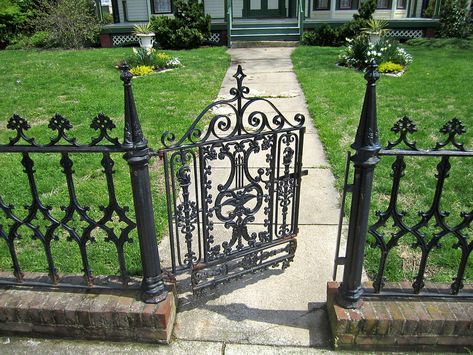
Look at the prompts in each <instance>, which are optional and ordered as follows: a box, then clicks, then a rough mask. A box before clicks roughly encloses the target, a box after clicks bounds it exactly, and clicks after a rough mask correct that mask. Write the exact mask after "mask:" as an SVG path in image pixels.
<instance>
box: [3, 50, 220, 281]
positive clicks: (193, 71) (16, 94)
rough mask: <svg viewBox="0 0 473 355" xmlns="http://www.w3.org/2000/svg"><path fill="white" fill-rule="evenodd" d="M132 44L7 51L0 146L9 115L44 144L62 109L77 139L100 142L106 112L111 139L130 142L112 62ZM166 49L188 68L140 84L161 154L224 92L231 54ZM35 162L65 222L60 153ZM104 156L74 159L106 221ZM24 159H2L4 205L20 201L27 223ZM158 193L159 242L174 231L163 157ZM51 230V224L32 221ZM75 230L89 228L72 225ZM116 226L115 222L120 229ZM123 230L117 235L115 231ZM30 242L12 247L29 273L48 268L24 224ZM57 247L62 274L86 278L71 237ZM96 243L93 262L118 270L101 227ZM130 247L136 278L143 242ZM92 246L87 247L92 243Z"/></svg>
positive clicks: (82, 195)
mask: <svg viewBox="0 0 473 355" xmlns="http://www.w3.org/2000/svg"><path fill="white" fill-rule="evenodd" d="M131 52H132V50H131V48H123V49H93V50H80V51H62V50H57V51H1V52H0V62H1V63H2V70H1V73H0V80H1V82H2V98H1V100H0V117H1V122H0V127H1V128H0V144H6V143H7V142H8V137H13V136H14V132H12V131H10V130H8V129H7V128H6V123H7V120H8V118H9V117H10V116H11V115H12V114H13V113H17V114H19V115H20V116H22V117H24V118H26V119H27V120H28V122H29V123H30V125H31V129H30V130H29V131H28V134H29V135H30V136H34V137H36V138H37V141H39V142H41V143H45V142H47V141H48V140H49V138H50V137H52V136H54V134H53V132H52V131H50V130H49V129H48V127H47V126H48V121H49V119H50V118H51V117H52V116H53V115H54V114H55V113H56V112H58V113H61V114H62V115H64V116H65V117H67V118H68V119H69V120H70V121H71V123H72V125H73V126H74V128H73V129H72V130H71V132H70V135H71V136H73V137H76V138H77V140H78V142H80V143H88V142H90V139H91V137H93V136H96V132H94V131H93V130H92V129H91V128H90V127H89V126H90V122H91V120H92V119H93V118H94V117H95V115H97V114H98V113H99V112H103V113H105V114H106V115H108V116H109V117H110V118H112V119H113V121H114V123H115V124H116V126H117V127H116V129H114V131H113V132H112V137H118V138H119V140H120V141H122V140H123V85H122V84H123V83H122V81H121V80H120V78H119V71H118V70H116V69H115V68H114V65H115V63H117V62H119V61H120V60H121V59H123V58H125V57H126V56H128V55H130V54H131ZM167 53H169V54H171V55H172V56H176V57H178V58H179V59H180V60H181V62H182V64H183V67H180V68H178V69H176V70H173V71H169V72H164V73H159V74H152V75H148V76H146V77H140V78H136V79H134V80H133V90H134V96H135V101H136V105H137V110H138V115H139V118H140V121H141V124H142V128H143V131H144V134H145V136H146V138H147V139H148V141H149V146H150V147H151V148H153V149H158V148H159V147H160V145H161V143H160V137H161V134H162V133H163V132H165V131H166V130H171V131H173V132H175V133H176V136H180V135H181V134H183V133H184V132H185V130H186V129H187V127H188V126H189V125H190V124H191V123H192V122H193V120H194V118H195V117H196V116H197V114H198V113H199V112H200V111H201V110H202V109H203V108H204V107H205V106H206V105H207V104H208V103H210V102H212V101H213V100H214V99H215V97H216V95H217V93H218V91H219V88H220V84H221V81H222V80H223V77H224V75H225V72H226V69H227V67H228V64H229V57H228V56H227V55H226V54H225V48H222V47H221V48H202V49H196V50H190V51H179V52H172V51H168V52H167ZM31 156H32V158H33V160H34V161H35V170H36V179H37V184H38V188H39V194H40V198H41V201H42V202H43V204H45V205H51V206H53V210H52V214H53V215H54V216H55V217H56V218H61V216H63V215H64V212H63V211H61V209H60V206H63V205H66V206H67V205H68V203H69V196H68V194H67V188H66V180H65V176H64V174H63V173H62V168H61V166H60V164H59V160H60V154H46V155H45V154H41V155H40V154H31ZM100 159H101V156H100V155H98V156H95V154H94V156H92V155H86V154H72V160H73V161H74V170H75V175H74V183H75V186H76V190H77V196H78V198H79V203H81V204H82V205H83V206H90V207H91V211H90V212H89V213H90V215H91V216H93V217H95V218H97V217H98V216H100V210H99V206H100V205H104V206H106V205H107V193H106V182H105V178H104V175H103V173H102V170H103V168H102V167H101V165H100ZM113 159H114V161H115V167H114V170H115V186H116V189H117V198H118V201H119V203H120V204H121V205H122V206H123V205H126V206H130V213H129V214H130V216H134V213H133V205H132V200H131V198H132V195H131V190H130V182H129V171H128V167H127V164H126V162H125V161H124V160H123V158H122V157H121V155H120V154H116V155H115V156H113ZM20 160H21V154H18V153H14V154H13V153H10V154H3V156H1V157H0V164H1V166H2V169H1V171H0V186H1V187H0V196H1V198H2V199H3V201H4V203H5V204H6V205H8V204H10V203H11V204H14V205H15V209H14V210H13V211H14V213H15V214H17V215H18V216H20V217H21V218H25V217H26V215H27V210H26V209H24V208H23V206H24V205H30V204H31V195H30V192H29V186H28V181H27V177H26V174H25V173H24V172H23V167H22V166H21V163H20ZM152 163H153V164H152V165H151V173H152V185H153V186H152V188H153V198H154V202H155V206H156V207H157V208H156V209H155V214H156V216H155V218H156V223H157V229H158V235H159V236H160V237H161V236H162V234H163V232H164V231H165V228H166V226H167V219H166V211H165V196H164V191H163V177H162V174H161V173H162V172H161V170H162V169H160V167H159V163H157V159H154V160H153V161H152ZM34 223H36V224H38V225H40V226H41V227H40V228H41V230H42V231H43V232H44V231H45V228H46V225H47V223H45V222H44V221H42V219H40V220H35V221H34ZM11 224H12V223H11V221H8V220H6V218H5V214H4V212H2V211H0V225H1V226H2V227H1V228H3V230H4V231H6V232H7V233H8V229H9V227H10V225H11ZM71 224H72V225H76V226H78V227H79V226H80V225H81V224H82V225H83V222H81V221H79V220H78V218H76V219H75V221H74V222H73V223H71ZM114 227H115V228H119V227H120V226H119V225H118V223H117V224H116V225H114ZM117 230H118V229H117ZM19 234H21V235H22V236H23V240H18V241H16V242H15V245H16V248H17V251H18V256H19V261H20V265H21V266H22V268H23V270H24V271H45V272H46V271H47V264H46V259H45V257H44V251H43V249H42V247H41V243H40V241H38V240H36V241H31V237H30V236H31V234H32V232H31V230H29V229H28V228H26V227H21V228H20V230H19ZM57 236H58V237H59V241H57V242H53V255H54V257H55V261H56V264H57V265H56V266H57V268H58V270H59V272H68V273H71V272H74V273H80V272H81V269H82V264H81V259H80V254H79V249H78V247H77V245H76V243H75V242H68V241H66V237H67V233H66V231H65V230H64V229H59V230H58V233H57ZM93 236H95V237H96V239H97V243H91V244H90V247H89V249H88V250H89V258H90V262H91V266H92V271H93V273H94V274H95V275H99V274H110V275H114V274H117V271H118V263H117V257H116V251H115V247H114V245H113V244H112V243H110V242H104V235H103V233H100V231H95V232H93ZM132 237H133V239H134V242H133V243H131V244H127V246H126V247H125V254H126V261H127V266H128V269H129V270H130V271H131V273H132V274H139V273H140V272H141V264H140V258H139V248H138V240H137V236H136V231H135V233H133V234H132ZM89 243H90V242H89ZM0 269H1V270H11V261H10V257H9V253H8V249H7V245H6V243H5V242H4V241H0Z"/></svg>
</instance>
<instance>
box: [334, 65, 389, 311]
mask: <svg viewBox="0 0 473 355" xmlns="http://www.w3.org/2000/svg"><path fill="white" fill-rule="evenodd" d="M376 68H377V65H376V64H375V63H371V64H370V66H369V68H368V70H367V72H366V74H365V79H366V81H367V84H366V93H365V99H364V102H363V111H362V113H361V117H360V122H359V125H358V130H357V132H356V138H355V142H354V143H353V144H352V145H351V147H352V148H353V149H355V151H356V153H355V154H354V155H353V157H352V158H351V161H352V162H353V165H354V167H355V177H354V181H353V189H352V201H351V209H350V222H349V225H348V240H347V252H346V261H345V264H344V265H345V267H344V271H343V281H342V284H341V285H340V288H339V290H338V296H337V303H338V304H339V305H341V306H342V307H345V308H357V307H359V306H360V304H361V296H362V294H363V288H362V286H361V274H362V270H363V260H364V252H365V243H366V234H367V231H368V215H369V211H370V202H371V189H372V184H373V174H374V168H375V166H376V164H377V163H378V161H379V157H378V152H379V150H380V149H381V145H380V144H379V140H378V127H377V117H376V81H377V80H378V79H379V77H380V75H379V73H378V72H377V71H376Z"/></svg>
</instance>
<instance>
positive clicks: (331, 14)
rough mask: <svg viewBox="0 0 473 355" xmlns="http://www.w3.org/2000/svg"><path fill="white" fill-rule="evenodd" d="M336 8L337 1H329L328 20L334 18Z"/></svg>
mask: <svg viewBox="0 0 473 355" xmlns="http://www.w3.org/2000/svg"><path fill="white" fill-rule="evenodd" d="M336 8H337V0H330V18H332V19H333V18H335V9H336Z"/></svg>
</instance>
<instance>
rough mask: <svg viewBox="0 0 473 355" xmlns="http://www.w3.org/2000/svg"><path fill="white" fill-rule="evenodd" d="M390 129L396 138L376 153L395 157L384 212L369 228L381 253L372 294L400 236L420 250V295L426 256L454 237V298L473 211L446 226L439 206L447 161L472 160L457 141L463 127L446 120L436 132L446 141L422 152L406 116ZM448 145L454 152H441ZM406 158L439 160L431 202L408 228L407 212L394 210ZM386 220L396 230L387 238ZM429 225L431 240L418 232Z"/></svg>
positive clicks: (468, 249) (472, 247)
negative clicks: (411, 240)
mask: <svg viewBox="0 0 473 355" xmlns="http://www.w3.org/2000/svg"><path fill="white" fill-rule="evenodd" d="M391 130H392V131H393V132H394V133H396V134H398V135H399V137H398V139H397V140H396V141H394V142H389V143H388V145H387V147H386V148H384V149H382V150H381V151H380V153H379V154H380V155H391V156H395V157H396V159H395V161H394V163H393V164H392V181H393V182H392V187H391V192H390V200H389V205H388V207H387V209H386V210H385V211H376V216H377V217H378V220H377V222H376V223H375V224H373V225H372V226H371V227H370V228H369V233H370V234H371V235H372V236H373V237H374V239H375V241H374V244H373V245H372V247H375V248H379V249H380V251H381V257H380V261H379V266H378V272H377V274H376V277H375V280H374V283H373V287H374V290H375V292H376V293H379V292H381V290H382V289H383V286H384V284H385V276H384V274H385V269H386V262H387V258H388V255H389V253H390V252H391V250H393V248H395V247H396V246H398V244H399V242H400V240H401V239H402V238H403V237H406V236H411V237H414V238H415V243H413V244H412V245H411V247H412V248H414V249H419V250H420V251H421V259H420V260H419V267H418V270H417V275H416V277H415V280H414V283H413V285H412V287H413V292H414V293H415V294H418V293H420V292H421V291H422V289H423V288H424V279H425V271H426V267H427V262H428V258H429V255H430V253H431V252H432V250H434V249H437V248H441V247H442V243H441V241H442V239H443V238H444V237H445V236H454V237H455V238H456V243H455V244H454V245H453V248H456V249H460V250H461V257H460V260H459V263H458V269H457V273H456V275H455V277H454V278H453V283H452V284H451V293H452V294H453V295H456V294H458V293H459V292H460V290H461V289H462V288H463V287H464V284H463V280H464V274H465V269H466V266H467V262H468V259H469V258H470V257H471V254H473V253H472V251H473V239H471V238H468V235H467V232H466V230H467V229H468V228H470V227H471V225H472V222H473V211H470V212H467V211H464V212H461V214H460V217H461V221H460V222H459V223H458V224H456V225H450V224H449V223H447V221H446V219H445V218H446V217H447V216H449V214H450V213H449V212H447V211H443V210H441V208H440V205H441V199H442V193H443V189H444V184H445V181H446V179H447V178H448V177H449V171H450V169H451V162H450V158H451V157H452V156H459V157H465V158H466V157H473V151H467V150H466V149H465V147H464V144H463V143H461V142H458V140H457V138H458V137H459V136H461V135H462V134H464V133H465V132H466V130H465V127H464V125H463V124H462V122H461V121H460V120H458V119H456V118H454V119H452V120H450V121H448V122H447V123H446V124H445V125H444V126H443V127H442V128H441V129H440V132H441V133H442V134H444V135H447V138H446V139H445V140H441V141H438V142H436V144H435V146H434V147H433V148H432V149H425V150H424V149H419V148H418V147H417V145H416V142H415V141H412V140H409V137H408V135H410V134H412V133H414V132H415V131H416V130H417V128H416V125H415V124H414V123H413V122H412V121H411V120H410V119H409V118H408V117H403V118H402V119H400V120H399V121H398V122H396V124H395V125H394V127H393V128H392V129H391ZM449 144H451V145H452V146H453V148H454V149H451V150H445V149H442V148H444V147H446V146H448V145H449ZM402 145H405V146H407V147H408V148H409V149H399V148H398V147H400V146H402ZM394 148H396V149H394ZM410 155H415V156H426V157H431V158H437V159H440V161H439V162H438V164H437V166H436V170H437V174H435V179H436V180H437V182H436V186H435V193H434V197H433V200H432V203H431V205H430V208H429V209H428V210H427V211H419V212H418V215H419V217H420V219H419V221H418V222H416V223H415V224H414V225H408V224H407V223H406V222H405V217H406V215H407V212H406V211H401V210H399V208H398V198H399V190H400V186H401V180H402V178H403V177H404V174H405V171H406V161H405V157H406V156H410ZM389 220H392V227H394V228H396V230H397V231H396V232H395V233H391V235H390V236H387V235H385V233H383V231H382V229H383V228H384V227H385V226H386V225H387V224H388V221H389ZM431 222H433V224H434V225H435V227H436V228H437V230H438V232H436V233H433V234H432V236H431V238H427V237H426V234H425V233H424V232H423V231H422V230H423V228H425V227H427V226H429V224H430V223H431Z"/></svg>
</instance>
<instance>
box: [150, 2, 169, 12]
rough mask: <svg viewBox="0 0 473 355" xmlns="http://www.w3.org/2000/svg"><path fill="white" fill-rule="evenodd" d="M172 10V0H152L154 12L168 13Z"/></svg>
mask: <svg viewBox="0 0 473 355" xmlns="http://www.w3.org/2000/svg"><path fill="white" fill-rule="evenodd" d="M171 12H172V0H153V13H154V14H169V13H171Z"/></svg>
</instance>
